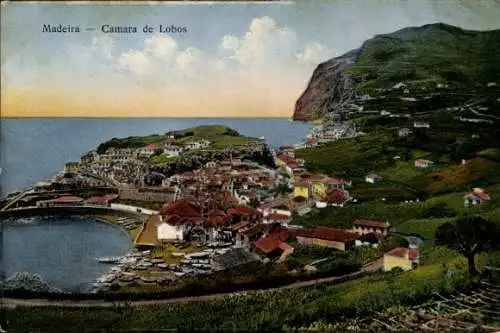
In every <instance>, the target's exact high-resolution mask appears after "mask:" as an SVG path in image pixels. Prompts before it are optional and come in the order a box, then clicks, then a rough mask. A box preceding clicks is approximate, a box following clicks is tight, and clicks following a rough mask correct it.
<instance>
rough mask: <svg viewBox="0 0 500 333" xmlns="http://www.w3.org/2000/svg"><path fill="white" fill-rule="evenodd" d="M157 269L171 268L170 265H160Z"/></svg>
mask: <svg viewBox="0 0 500 333" xmlns="http://www.w3.org/2000/svg"><path fill="white" fill-rule="evenodd" d="M156 267H158V268H161V269H169V268H170V266H169V265H168V264H158V265H156Z"/></svg>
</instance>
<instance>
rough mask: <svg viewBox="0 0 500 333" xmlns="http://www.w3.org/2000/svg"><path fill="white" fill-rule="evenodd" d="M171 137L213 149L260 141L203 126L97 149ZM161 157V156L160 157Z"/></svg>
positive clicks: (101, 151) (141, 144)
mask: <svg viewBox="0 0 500 333" xmlns="http://www.w3.org/2000/svg"><path fill="white" fill-rule="evenodd" d="M169 136H174V138H175V139H176V140H177V143H178V144H179V145H181V146H183V145H184V144H185V143H186V142H188V141H192V140H193V141H196V140H201V139H205V140H208V141H210V142H211V147H213V148H216V149H222V148H226V147H229V146H238V145H243V144H246V143H248V142H251V141H259V140H258V139H256V138H251V137H246V136H242V135H240V134H239V133H238V132H236V131H235V130H233V129H231V128H229V127H227V126H222V125H202V126H197V127H191V128H186V129H184V130H179V131H171V132H167V133H165V134H164V135H160V134H153V135H149V136H130V137H127V138H121V139H118V138H112V139H111V140H109V141H106V142H104V143H101V144H100V145H99V146H98V147H97V152H98V153H99V154H104V153H105V152H106V150H108V149H109V148H111V147H114V148H140V147H144V146H146V145H148V144H152V143H161V142H162V141H164V140H165V139H166V138H168V137H169ZM160 156H161V155H160ZM153 163H161V162H160V159H156V160H153Z"/></svg>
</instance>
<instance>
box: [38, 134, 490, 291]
mask: <svg viewBox="0 0 500 333" xmlns="http://www.w3.org/2000/svg"><path fill="white" fill-rule="evenodd" d="M169 141H170V140H169ZM169 144H170V143H169ZM148 149H149V148H148ZM295 149H296V148H295V145H283V146H281V147H280V148H279V149H278V151H277V152H276V155H275V165H276V167H275V168H270V167H266V166H262V165H259V164H257V163H255V162H251V161H246V160H241V159H240V158H237V157H234V158H231V159H230V160H222V161H210V162H207V163H206V164H205V165H204V166H202V167H201V168H199V169H195V170H192V171H187V172H183V173H180V174H175V175H173V176H170V177H167V178H165V179H164V180H163V182H162V185H161V188H164V189H168V190H166V192H164V193H168V196H166V197H164V196H163V197H160V198H166V199H165V200H163V202H164V203H163V206H162V207H161V208H160V209H159V210H148V209H145V208H136V207H132V210H136V211H139V212H140V213H142V215H141V216H142V217H136V218H133V217H128V218H126V217H114V218H111V219H110V218H109V217H108V218H105V220H107V221H112V222H114V223H116V224H118V225H121V226H122V227H123V228H125V229H126V230H129V232H130V234H131V237H132V238H133V241H134V247H135V249H136V250H135V251H133V252H132V253H131V254H130V255H126V256H125V257H123V258H97V260H99V261H101V262H102V263H103V264H113V265H114V266H112V267H111V268H110V272H109V274H106V275H105V276H103V277H102V278H100V279H99V280H98V281H97V282H96V284H95V285H94V287H95V290H94V291H97V290H105V289H109V288H111V289H116V288H119V287H126V286H128V285H130V284H132V285H135V284H139V285H151V284H168V283H170V282H172V281H174V280H177V279H179V278H182V277H183V276H195V275H206V274H210V273H212V272H217V271H221V270H227V269H232V268H235V267H238V266H240V265H245V264H249V263H255V262H262V263H271V264H272V263H280V262H284V261H286V260H287V258H288V257H289V256H290V255H292V254H293V252H294V247H293V246H292V245H290V244H300V246H313V247H325V248H331V249H334V250H336V251H339V252H349V251H352V250H353V249H356V248H359V247H370V248H378V247H379V246H380V245H381V244H383V243H384V242H385V241H386V239H387V238H388V237H389V236H390V233H391V222H390V221H374V220H370V219H367V218H365V217H364V216H359V217H358V218H357V219H355V220H353V221H352V225H351V226H350V227H349V228H343V229H341V228H328V227H313V228H304V227H302V226H300V225H294V224H293V220H294V217H295V216H304V215H307V214H308V213H310V212H311V211H312V210H318V209H319V210H320V209H322V208H326V207H328V206H334V207H338V209H342V207H344V206H345V205H349V204H355V203H356V198H353V197H352V196H351V195H350V193H349V190H350V189H351V188H352V182H351V181H349V180H345V179H337V178H332V177H329V176H327V175H325V174H320V173H312V172H309V171H307V170H306V168H305V166H304V161H303V160H301V159H298V158H295ZM112 152H116V150H112ZM96 155H97V154H96ZM110 155H111V156H112V153H108V152H106V156H110ZM122 156H123V155H122ZM95 157H96V158H94V159H90V160H89V154H86V155H85V156H83V157H82V161H81V164H83V165H84V170H88V167H89V163H90V165H92V164H91V163H93V162H94V161H96V160H98V161H99V160H100V157H98V156H95ZM121 158H123V157H121ZM431 165H432V163H430V164H429V163H424V162H422V161H420V160H416V161H415V167H416V168H426V167H431ZM67 173H70V174H71V173H74V174H76V175H78V174H79V173H78V172H75V171H73V172H72V171H67ZM75 177H76V176H73V177H72V178H75ZM377 181H379V178H378V176H376V175H373V174H371V175H367V176H366V182H367V183H376V182H377ZM92 184H93V183H92ZM34 196H36V192H35V194H34ZM119 197H120V195H119V194H108V195H104V196H92V197H88V198H86V199H84V198H82V197H78V196H74V195H59V196H57V197H54V198H51V199H44V200H38V201H36V207H39V208H47V207H64V206H69V207H75V206H83V207H114V208H117V207H118V208H120V206H125V205H121V204H118V203H115V202H116V201H117V200H118V199H119ZM155 200H158V198H155ZM464 200H465V202H466V204H470V205H475V204H478V203H480V202H482V201H483V200H488V197H487V194H482V192H481V191H480V190H479V189H476V190H475V192H473V193H470V194H468V196H466V197H464ZM31 202H33V199H32V200H31ZM129 208H130V207H129ZM323 259H324V260H328V258H323ZM324 260H314V261H313V260H312V259H311V260H310V262H309V263H306V264H305V265H304V266H303V268H302V269H303V270H304V271H307V272H310V273H314V272H315V271H316V270H317V267H316V265H317V264H318V263H320V262H323V261H324ZM418 263H419V250H418V244H412V243H409V244H408V246H406V247H395V248H392V249H390V250H389V251H387V252H386V253H385V254H384V255H383V257H382V258H379V260H378V262H377V266H376V269H382V270H384V271H390V270H392V269H393V268H396V267H398V268H401V269H403V270H412V269H415V268H417V267H418Z"/></svg>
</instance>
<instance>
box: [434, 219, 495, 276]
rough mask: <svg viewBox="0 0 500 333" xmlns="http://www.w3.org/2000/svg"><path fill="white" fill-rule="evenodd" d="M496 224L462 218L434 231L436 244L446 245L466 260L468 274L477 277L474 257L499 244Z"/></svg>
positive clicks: (483, 220)
mask: <svg viewBox="0 0 500 333" xmlns="http://www.w3.org/2000/svg"><path fill="white" fill-rule="evenodd" d="M499 235H500V228H499V226H498V224H496V223H493V222H491V221H488V220H485V219H484V218H482V217H480V216H462V217H459V218H458V219H456V220H455V221H454V222H453V223H445V224H443V225H441V226H439V228H438V229H437V230H436V243H437V244H440V245H446V246H447V247H448V248H450V249H453V250H455V251H457V252H458V253H460V254H462V255H463V256H465V257H466V258H467V262H468V268H469V274H470V275H471V276H474V275H477V274H478V271H477V268H476V262H475V256H476V254H478V253H480V252H485V251H487V250H488V249H490V248H492V247H493V246H497V245H498V244H497V243H498V242H499V238H498V237H499Z"/></svg>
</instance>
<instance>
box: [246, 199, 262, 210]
mask: <svg viewBox="0 0 500 333" xmlns="http://www.w3.org/2000/svg"><path fill="white" fill-rule="evenodd" d="M248 205H249V206H250V207H253V208H256V207H258V206H260V201H259V199H257V198H255V197H253V198H252V199H250V202H249V203H248Z"/></svg>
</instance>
